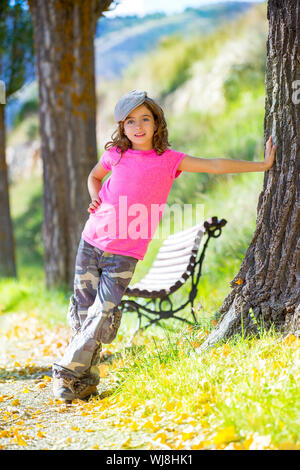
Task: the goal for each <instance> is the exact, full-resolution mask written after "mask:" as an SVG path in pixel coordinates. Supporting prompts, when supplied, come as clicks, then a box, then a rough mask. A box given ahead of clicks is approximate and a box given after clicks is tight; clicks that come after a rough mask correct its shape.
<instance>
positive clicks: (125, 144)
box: [104, 96, 171, 165]
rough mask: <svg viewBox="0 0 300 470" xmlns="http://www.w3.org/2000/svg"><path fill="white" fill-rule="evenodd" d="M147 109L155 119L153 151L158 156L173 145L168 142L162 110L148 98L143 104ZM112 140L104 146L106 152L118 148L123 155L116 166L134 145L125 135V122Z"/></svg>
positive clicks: (115, 132)
mask: <svg viewBox="0 0 300 470" xmlns="http://www.w3.org/2000/svg"><path fill="white" fill-rule="evenodd" d="M142 104H144V105H145V106H146V108H148V109H149V111H151V113H152V115H153V117H154V123H155V125H156V130H155V131H154V134H153V149H154V150H155V152H156V153H157V154H158V155H161V154H162V153H164V152H165V151H166V150H167V148H168V147H170V146H171V144H170V143H169V141H168V129H167V123H166V119H165V116H164V112H163V110H162V108H161V107H160V106H159V105H158V104H157V103H156V102H155V101H154V100H153V99H151V98H149V97H148V96H146V98H145V101H144V102H143V103H142ZM111 139H112V140H110V141H109V142H107V143H106V144H105V146H104V148H105V150H109V149H111V148H112V147H117V152H119V153H121V157H120V158H119V160H118V161H117V163H116V165H117V164H118V163H119V161H120V160H121V158H122V156H123V153H124V152H126V150H128V149H130V148H132V143H131V141H130V140H129V139H128V137H127V136H126V135H125V134H124V121H119V123H118V127H117V129H116V130H115V131H114V132H113V134H112V136H111Z"/></svg>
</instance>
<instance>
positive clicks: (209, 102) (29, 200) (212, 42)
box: [5, 2, 267, 313]
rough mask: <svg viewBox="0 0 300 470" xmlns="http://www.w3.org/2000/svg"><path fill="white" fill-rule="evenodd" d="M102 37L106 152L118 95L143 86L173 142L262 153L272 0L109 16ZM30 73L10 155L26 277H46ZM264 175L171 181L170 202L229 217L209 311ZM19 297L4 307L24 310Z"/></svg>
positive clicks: (100, 101)
mask: <svg viewBox="0 0 300 470" xmlns="http://www.w3.org/2000/svg"><path fill="white" fill-rule="evenodd" d="M96 36H97V37H96V39H95V67H96V84H97V140H98V156H100V155H101V153H102V152H103V149H104V145H105V143H106V142H107V141H108V140H109V139H110V136H111V134H112V132H113V131H114V128H115V125H114V121H113V110H114V106H115V103H116V102H117V100H118V99H119V98H120V97H121V96H122V95H123V94H124V93H126V92H128V91H129V90H132V89H135V88H136V89H142V90H147V92H148V94H149V96H151V97H153V98H154V99H156V100H158V102H159V103H160V104H161V106H162V107H163V109H164V111H165V115H166V118H167V123H168V129H169V141H170V142H171V147H172V148H174V149H176V150H178V151H182V152H186V153H188V154H189V155H193V156H199V157H200V156H201V157H207V158H216V157H223V158H226V157H227V158H237V159H245V160H263V144H264V142H263V137H264V127H263V123H264V100H265V81H264V80H265V76H264V74H265V60H266V39H267V13H266V3H265V2H264V3H261V2H259V3H253V2H251V3H250V2H221V3H215V4H210V5H206V6H201V7H198V8H187V9H185V11H184V12H181V13H174V14H170V15H167V14H163V13H151V14H149V15H145V16H137V15H135V16H134V15H131V16H116V17H109V15H107V16H104V17H102V18H101V19H100V20H99V22H98V26H97V35H96ZM32 74H33V78H34V71H31V74H30V73H29V76H28V83H27V84H26V85H25V87H23V88H22V90H20V91H19V92H18V93H17V94H16V96H14V99H13V100H12V101H11V102H10V103H8V104H7V126H8V136H7V162H8V165H9V178H10V183H11V188H10V197H11V208H12V217H13V223H14V231H15V236H16V250H17V262H18V270H19V275H20V277H22V275H25V274H26V273H29V272H30V273H31V275H34V276H36V274H33V273H39V275H40V277H42V272H43V243H42V231H41V223H42V217H43V214H42V164H41V158H40V140H39V124H38V92H37V84H36V81H35V80H32V76H31V75H32ZM262 183H263V173H248V174H233V175H218V176H215V175H208V174H188V173H185V174H183V175H181V177H180V178H178V180H176V182H175V183H174V185H173V188H172V190H171V193H170V196H169V199H168V203H169V204H172V203H174V202H179V203H182V204H183V203H198V204H199V203H202V204H203V205H204V215H205V217H211V216H213V215H217V216H218V217H220V218H221V217H223V218H225V219H227V220H228V224H227V226H226V227H225V229H224V233H223V235H222V237H221V238H220V240H217V241H216V243H215V244H214V243H213V242H212V245H213V246H211V247H210V250H209V253H208V255H207V258H208V259H207V262H206V263H204V272H203V281H202V284H201V285H202V292H201V299H202V300H201V303H202V304H204V306H205V299H206V298H207V299H208V298H210V300H209V303H207V311H208V313H212V312H213V311H215V310H216V309H217V308H218V305H219V304H220V302H221V301H222V299H223V298H224V296H225V295H226V294H227V293H228V292H229V290H230V287H229V281H230V280H231V279H232V278H233V277H234V275H235V272H236V270H237V269H238V267H239V265H240V263H241V260H242V258H243V256H244V253H245V251H246V249H247V247H248V245H249V243H250V240H251V237H252V234H253V232H254V228H255V221H256V206H257V201H258V197H259V192H260V190H261V188H262ZM158 247H159V241H158V240H153V242H152V243H151V244H150V247H149V251H148V253H147V255H146V257H145V260H144V262H143V263H139V264H140V266H139V267H138V269H137V270H136V274H135V278H134V279H133V282H135V281H136V279H138V278H139V277H140V276H142V275H143V274H144V272H145V271H146V270H147V269H148V268H149V266H150V264H151V261H152V259H153V257H154V255H155V253H156V251H157V249H158ZM11 282H12V295H11V298H13V296H14V287H13V283H14V281H11ZM212 286H213V290H212ZM24 289H25V292H26V288H25V287H24ZM28 289H29V287H28ZM212 291H213V293H214V295H213V299H212V296H211V295H210V294H211V292H212ZM27 292H28V291H27ZM24 295H25V296H26V295H27V294H24ZM179 295H180V293H179ZM21 297H22V296H21ZM23 301H24V296H23ZM16 302H17V299H16V298H15V300H14V301H13V304H10V306H8V304H7V305H6V306H5V310H6V311H7V310H9V309H13V308H14V307H15V308H17V304H16Z"/></svg>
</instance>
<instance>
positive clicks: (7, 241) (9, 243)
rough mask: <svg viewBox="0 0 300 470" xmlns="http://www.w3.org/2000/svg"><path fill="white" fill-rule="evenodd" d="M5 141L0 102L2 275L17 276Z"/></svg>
mask: <svg viewBox="0 0 300 470" xmlns="http://www.w3.org/2000/svg"><path fill="white" fill-rule="evenodd" d="M5 142H6V139H5V105H4V104H0V277H15V276H16V263H15V250H14V236H13V227H12V222H11V217H10V209H9V197H8V177H7V165H6V158H5V147H6V145H5Z"/></svg>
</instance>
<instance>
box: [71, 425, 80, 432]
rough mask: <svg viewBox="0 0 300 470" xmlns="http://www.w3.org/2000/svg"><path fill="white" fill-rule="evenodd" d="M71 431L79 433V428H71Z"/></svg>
mask: <svg viewBox="0 0 300 470" xmlns="http://www.w3.org/2000/svg"><path fill="white" fill-rule="evenodd" d="M71 429H72V431H80V428H76V427H75V426H73V427H71Z"/></svg>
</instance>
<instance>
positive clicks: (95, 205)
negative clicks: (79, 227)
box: [88, 198, 101, 214]
mask: <svg viewBox="0 0 300 470" xmlns="http://www.w3.org/2000/svg"><path fill="white" fill-rule="evenodd" d="M100 204H101V199H99V198H94V199H92V202H91V203H90V205H89V208H88V212H90V213H91V214H93V213H94V212H95V210H96V209H98V207H99V206H100Z"/></svg>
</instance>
